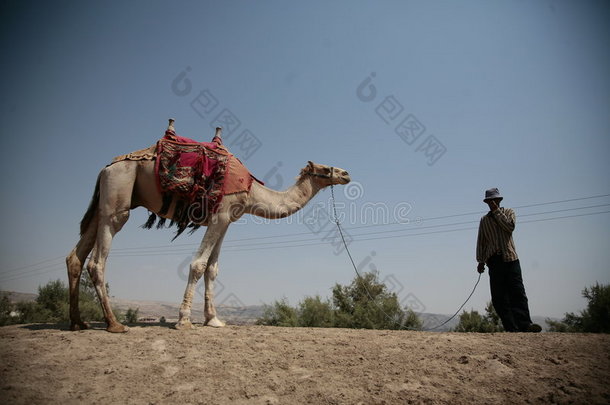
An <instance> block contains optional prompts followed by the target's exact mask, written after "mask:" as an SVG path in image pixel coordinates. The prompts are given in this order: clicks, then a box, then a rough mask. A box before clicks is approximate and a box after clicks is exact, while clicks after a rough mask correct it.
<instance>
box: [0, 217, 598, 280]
mask: <svg viewBox="0 0 610 405" xmlns="http://www.w3.org/2000/svg"><path fill="white" fill-rule="evenodd" d="M557 211H563V210H557ZM606 213H610V210H607V211H599V212H591V213H584V214H573V215H565V216H560V217H551V218H541V219H531V220H525V221H520V222H519V223H520V224H527V223H534V222H546V221H553V220H559V219H567V218H577V217H584V216H590V215H598V214H606ZM540 214H544V213H538V215H540ZM530 215H535V214H530ZM473 222H478V221H470V222H464V223H454V224H446V225H445V226H455V225H459V224H467V223H473ZM438 226H440V225H436V226H435V227H438ZM477 228H478V227H477V226H471V227H462V228H456V229H441V230H437V231H429V232H417V233H410V234H403V235H391V236H375V237H370V238H357V237H358V236H363V235H364V236H366V235H368V234H358V235H355V236H352V235H348V236H351V237H352V240H350V242H349V243H352V242H364V241H370V240H380V239H396V238H404V237H409V236H422V235H432V234H440V233H449V232H460V231H466V230H474V229H477ZM377 233H378V232H375V234H377ZM308 240H309V239H308ZM313 241H316V242H314V243H297V244H293V245H288V246H266V247H245V248H244V247H240V246H228V247H227V248H226V249H224V250H225V251H232V252H246V251H252V250H265V249H287V248H295V247H304V246H316V245H327V244H328V243H329V241H325V242H320V241H319V238H316V239H313ZM294 242H303V241H294ZM247 246H250V245H247ZM185 253H192V250H190V249H189V250H188V251H187V252H182V251H181V252H176V251H168V252H154V253H123V254H120V255H115V256H117V257H142V256H146V257H148V256H175V255H184V254H185ZM61 269H63V265H62V264H61V263H58V264H54V265H51V266H50V268H42V269H32V270H28V271H26V272H25V273H20V274H15V275H12V276H11V275H9V276H8V277H5V278H1V279H0V282H7V281H14V280H18V279H21V278H27V277H32V276H36V275H42V274H46V273H49V272H52V271H59V270H61Z"/></svg>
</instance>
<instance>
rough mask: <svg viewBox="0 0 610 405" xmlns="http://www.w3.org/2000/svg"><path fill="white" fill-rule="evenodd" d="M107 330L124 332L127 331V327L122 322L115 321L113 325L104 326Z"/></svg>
mask: <svg viewBox="0 0 610 405" xmlns="http://www.w3.org/2000/svg"><path fill="white" fill-rule="evenodd" d="M106 330H107V331H108V332H111V333H126V332H129V328H128V327H127V326H125V325H123V324H120V323H117V324H114V325H110V326H108V327H107V328H106Z"/></svg>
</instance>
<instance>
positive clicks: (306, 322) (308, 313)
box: [297, 295, 334, 328]
mask: <svg viewBox="0 0 610 405" xmlns="http://www.w3.org/2000/svg"><path fill="white" fill-rule="evenodd" d="M297 318H298V325H299V326H305V327H320V328H330V327H332V326H333V324H334V313H333V308H332V304H331V302H330V301H329V300H326V301H322V299H321V298H320V296H319V295H316V296H315V297H305V299H304V300H303V301H301V302H300V304H299V309H298V313H297Z"/></svg>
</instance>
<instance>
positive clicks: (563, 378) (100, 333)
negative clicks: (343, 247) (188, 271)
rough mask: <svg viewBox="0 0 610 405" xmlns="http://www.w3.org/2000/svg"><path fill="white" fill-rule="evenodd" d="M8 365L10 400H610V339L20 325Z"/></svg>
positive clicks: (1, 380) (4, 333)
mask: <svg viewBox="0 0 610 405" xmlns="http://www.w3.org/2000/svg"><path fill="white" fill-rule="evenodd" d="M99 326H100V327H101V325H99ZM0 359H1V363H0V364H1V365H0V403H3V404H30V403H32V404H46V403H61V404H70V403H79V404H80V403H93V404H110V403H125V404H127V403H129V404H167V403H179V404H189V403H192V404H197V403H201V404H226V403H235V404H293V403H313V404H356V403H363V404H383V403H386V404H395V403H401V404H404V403H414V404H419V403H422V404H437V403H438V404H449V403H451V404H471V403H481V404H483V403H484V404H495V403H575V404H583V403H598V404H608V403H610V384H609V381H610V335H583V334H554V333H542V334H507V333H501V334H459V333H433V332H411V331H369V330H346V329H307V328H273V327H263V326H228V327H226V328H224V329H213V328H209V327H198V328H197V329H196V330H192V331H177V330H174V329H172V328H171V327H170V326H169V325H167V326H163V325H158V324H157V325H153V326H144V325H143V326H136V327H132V328H131V330H130V332H129V333H127V334H122V335H121V334H111V333H107V332H105V331H104V330H102V329H98V328H97V325H96V328H94V329H90V330H86V331H82V332H70V331H68V330H66V329H65V328H64V327H63V326H58V325H25V326H24V325H18V326H6V327H2V328H0Z"/></svg>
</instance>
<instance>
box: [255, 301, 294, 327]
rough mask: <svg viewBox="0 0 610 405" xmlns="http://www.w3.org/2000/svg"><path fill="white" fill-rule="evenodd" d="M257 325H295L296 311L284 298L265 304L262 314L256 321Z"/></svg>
mask: <svg viewBox="0 0 610 405" xmlns="http://www.w3.org/2000/svg"><path fill="white" fill-rule="evenodd" d="M256 324H257V325H268V326H297V325H298V319H297V311H296V309H294V308H292V307H291V306H290V304H288V300H287V299H286V298H282V299H281V300H279V301H275V302H274V303H273V305H265V307H264V310H263V315H262V316H261V317H260V318H259V319H258V320H257V321H256Z"/></svg>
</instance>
